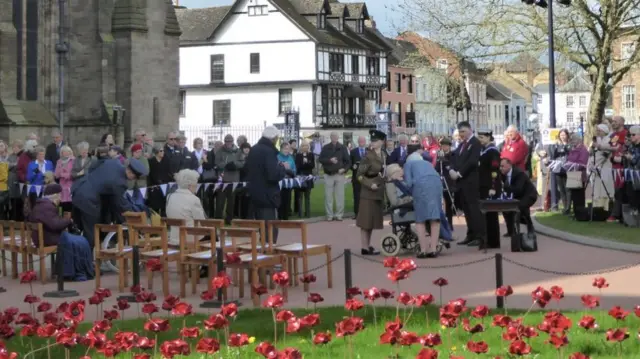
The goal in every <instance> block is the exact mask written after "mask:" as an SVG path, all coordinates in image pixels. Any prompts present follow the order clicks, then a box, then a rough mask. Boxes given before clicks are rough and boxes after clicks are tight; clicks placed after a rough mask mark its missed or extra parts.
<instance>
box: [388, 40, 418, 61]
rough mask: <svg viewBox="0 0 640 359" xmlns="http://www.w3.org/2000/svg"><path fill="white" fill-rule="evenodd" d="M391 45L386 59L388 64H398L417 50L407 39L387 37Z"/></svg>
mask: <svg viewBox="0 0 640 359" xmlns="http://www.w3.org/2000/svg"><path fill="white" fill-rule="evenodd" d="M387 40H388V41H389V42H391V43H392V44H393V45H394V46H393V51H392V52H391V55H390V56H389V57H388V59H387V63H388V64H389V65H400V64H402V62H403V61H405V60H407V58H409V56H411V54H413V53H415V52H417V51H418V49H417V48H416V46H415V45H414V44H412V43H411V42H409V41H404V40H398V39H391V38H387Z"/></svg>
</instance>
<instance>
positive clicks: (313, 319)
mask: <svg viewBox="0 0 640 359" xmlns="http://www.w3.org/2000/svg"><path fill="white" fill-rule="evenodd" d="M300 322H301V323H302V326H304V327H305V328H311V327H315V326H316V325H318V324H320V314H315V313H314V314H307V315H305V316H304V317H302V318H300Z"/></svg>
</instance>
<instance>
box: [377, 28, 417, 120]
mask: <svg viewBox="0 0 640 359" xmlns="http://www.w3.org/2000/svg"><path fill="white" fill-rule="evenodd" d="M389 41H390V42H391V43H392V44H393V45H394V49H393V51H392V52H391V54H390V55H389V57H388V59H387V86H386V87H385V88H384V89H383V90H382V104H383V105H384V106H386V107H387V108H389V109H391V110H393V112H395V113H397V114H398V125H399V126H402V127H415V126H416V115H415V102H416V95H415V93H416V90H415V85H416V81H415V75H414V68H415V64H412V61H411V57H412V55H413V53H415V52H416V51H417V49H416V47H415V46H414V45H413V44H412V43H410V42H408V41H402V40H394V39H389Z"/></svg>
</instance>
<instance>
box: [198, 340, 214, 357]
mask: <svg viewBox="0 0 640 359" xmlns="http://www.w3.org/2000/svg"><path fill="white" fill-rule="evenodd" d="M219 350H220V342H218V341H217V340H216V339H215V338H202V339H200V341H198V344H197V345H196V352H198V353H202V354H209V355H213V354H215V353H217V352H218V351H219Z"/></svg>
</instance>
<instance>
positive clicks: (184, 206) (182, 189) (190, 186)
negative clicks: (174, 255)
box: [167, 169, 206, 246]
mask: <svg viewBox="0 0 640 359" xmlns="http://www.w3.org/2000/svg"><path fill="white" fill-rule="evenodd" d="M199 178H200V174H199V173H198V172H197V171H194V170H189V169H185V170H182V171H180V172H178V173H176V175H175V181H176V184H177V185H178V189H177V190H176V191H175V192H173V193H171V194H170V195H169V196H168V197H167V217H168V218H176V219H184V220H185V221H186V225H187V226H188V227H191V226H193V220H194V219H205V218H206V216H205V214H204V208H202V203H201V202H200V198H198V197H196V195H195V193H196V191H197V190H198V179H199ZM169 244H171V245H176V246H177V245H179V244H180V234H179V231H178V228H175V227H172V228H171V233H170V234H169Z"/></svg>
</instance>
